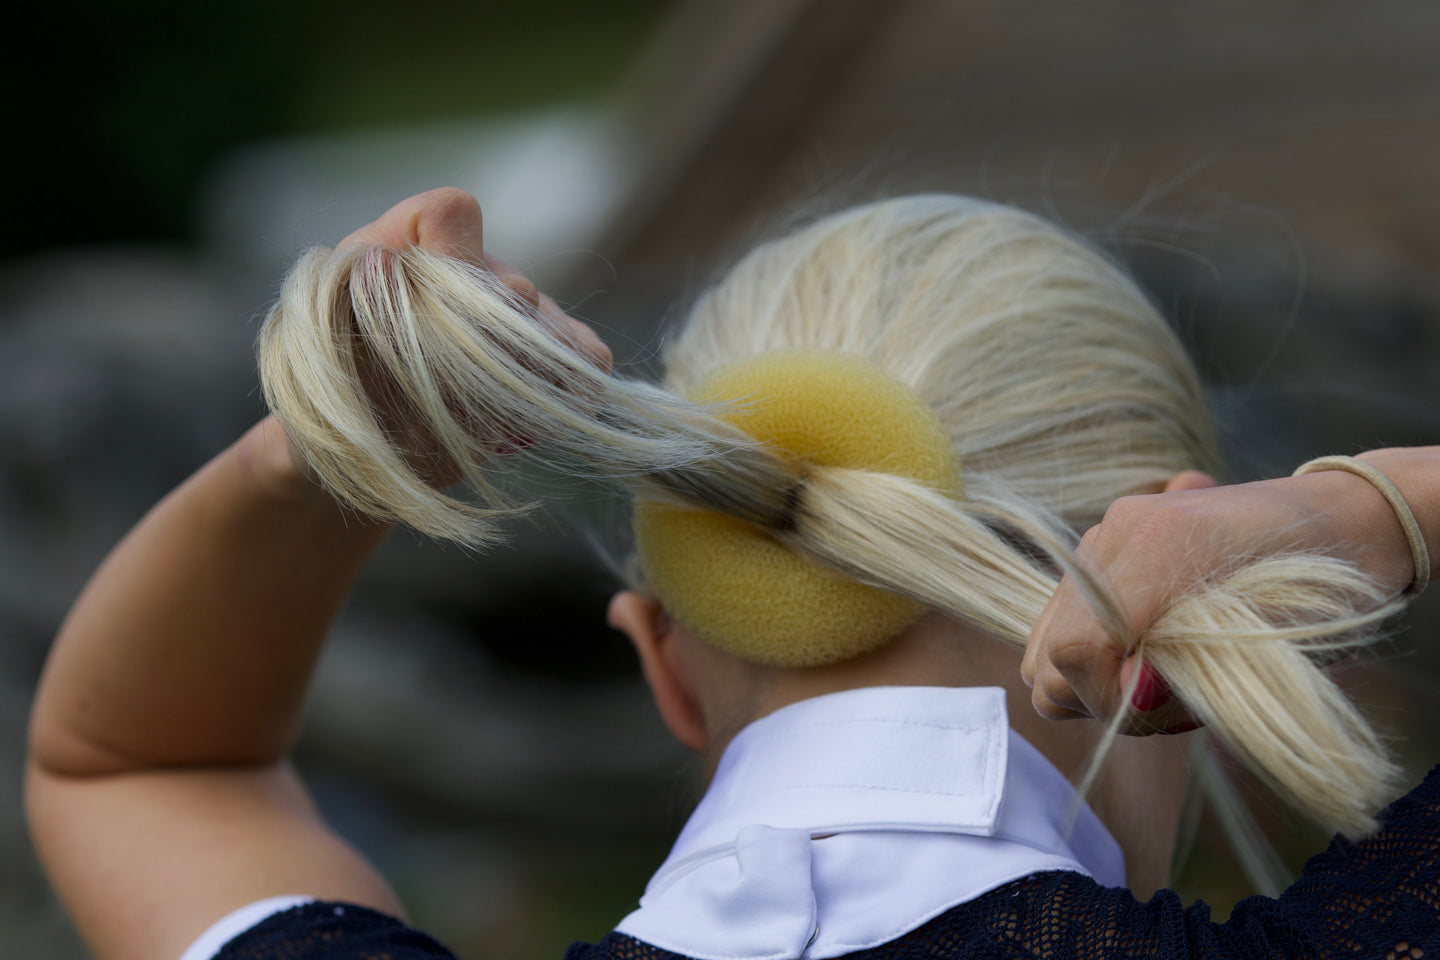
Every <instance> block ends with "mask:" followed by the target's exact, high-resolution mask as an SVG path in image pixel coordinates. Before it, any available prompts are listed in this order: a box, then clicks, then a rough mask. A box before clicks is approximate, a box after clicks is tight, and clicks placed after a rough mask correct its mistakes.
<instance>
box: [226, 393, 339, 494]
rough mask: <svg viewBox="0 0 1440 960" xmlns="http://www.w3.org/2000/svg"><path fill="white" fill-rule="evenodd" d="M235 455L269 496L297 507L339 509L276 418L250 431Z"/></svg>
mask: <svg viewBox="0 0 1440 960" xmlns="http://www.w3.org/2000/svg"><path fill="white" fill-rule="evenodd" d="M236 454H237V456H239V457H240V459H241V462H242V464H243V466H244V468H245V470H246V472H247V473H248V474H249V476H250V478H251V479H252V480H253V481H254V482H255V484H256V487H257V489H259V490H261V491H264V492H265V493H266V494H267V495H269V496H272V497H275V498H276V499H279V500H284V501H287V502H292V503H297V504H298V503H315V504H325V505H328V506H331V507H337V506H338V505H337V504H336V503H335V501H334V500H333V499H332V498H331V497H330V495H329V494H328V493H327V492H326V491H325V488H324V487H322V486H321V485H320V484H319V482H317V481H316V480H315V477H314V475H313V474H312V473H311V471H310V469H309V467H308V466H307V465H306V464H305V458H304V456H303V455H301V453H300V451H299V450H298V449H297V448H296V446H295V444H294V443H293V442H291V440H290V437H289V435H288V434H286V432H285V428H284V426H283V425H282V424H281V423H280V421H279V420H278V419H276V418H275V416H274V415H273V414H272V415H270V416H267V417H265V419H263V420H261V421H260V422H259V423H257V424H255V426H253V427H251V428H250V430H249V431H248V432H247V433H246V434H245V436H244V437H242V438H241V440H240V442H239V443H238V444H237V445H236Z"/></svg>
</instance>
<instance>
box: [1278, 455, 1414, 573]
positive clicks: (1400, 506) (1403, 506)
mask: <svg viewBox="0 0 1440 960" xmlns="http://www.w3.org/2000/svg"><path fill="white" fill-rule="evenodd" d="M1322 470H1342V471H1344V472H1345V473H1353V474H1355V476H1357V477H1363V478H1364V479H1366V480H1368V481H1370V484H1371V486H1373V487H1374V488H1375V489H1376V490H1378V491H1380V495H1381V496H1382V497H1384V498H1385V499H1386V500H1387V501H1389V503H1390V509H1392V510H1394V511H1395V519H1397V520H1399V521H1400V529H1402V530H1404V531H1405V539H1406V541H1408V542H1409V544H1410V557H1411V559H1412V560H1414V562H1415V578H1414V579H1413V580H1411V581H1410V586H1408V587H1406V588H1405V593H1404V596H1406V597H1409V598H1411V599H1414V598H1415V597H1418V596H1420V594H1421V593H1423V592H1424V590H1425V587H1426V585H1427V584H1429V583H1430V548H1429V547H1428V546H1427V545H1426V543H1425V535H1424V534H1423V533H1421V532H1420V524H1419V523H1417V522H1416V520H1415V514H1414V513H1413V512H1412V511H1411V510H1410V504H1408V503H1406V502H1405V498H1404V497H1403V496H1401V495H1400V491H1399V490H1397V489H1396V488H1395V484H1393V483H1391V482H1390V478H1389V477H1387V476H1385V474H1383V473H1381V472H1380V471H1379V470H1376V469H1375V468H1374V467H1372V466H1371V465H1370V464H1368V463H1366V462H1365V461H1364V460H1358V459H1356V458H1355V457H1338V456H1337V457H1317V458H1315V459H1314V460H1311V461H1309V462H1307V463H1302V464H1301V465H1300V466H1299V468H1297V469H1296V471H1295V474H1294V475H1295V476H1297V477H1301V476H1304V475H1305V474H1307V473H1319V472H1320V471H1322Z"/></svg>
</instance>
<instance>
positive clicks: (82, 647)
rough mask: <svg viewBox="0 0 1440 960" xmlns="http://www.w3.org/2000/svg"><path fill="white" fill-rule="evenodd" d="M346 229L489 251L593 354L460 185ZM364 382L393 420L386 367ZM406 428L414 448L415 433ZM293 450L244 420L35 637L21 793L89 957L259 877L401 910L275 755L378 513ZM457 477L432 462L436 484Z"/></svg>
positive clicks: (455, 252)
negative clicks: (57, 623) (349, 498)
mask: <svg viewBox="0 0 1440 960" xmlns="http://www.w3.org/2000/svg"><path fill="white" fill-rule="evenodd" d="M344 243H376V244H383V245H386V246H390V247H396V248H400V247H404V246H407V245H412V244H413V245H419V246H422V247H426V248H428V249H430V250H434V251H439V252H443V253H447V254H450V255H452V256H459V257H464V258H467V259H471V260H473V261H474V262H477V263H480V264H483V265H485V266H486V267H488V268H490V269H492V270H494V271H495V272H496V273H497V274H498V275H499V276H500V277H501V279H502V280H503V281H504V282H505V283H507V284H508V285H510V286H511V287H512V288H513V289H514V290H516V292H517V293H519V294H520V295H521V296H522V297H525V298H526V299H529V300H530V301H531V302H532V303H534V304H535V305H536V307H537V313H538V316H539V318H540V319H541V320H542V321H546V322H550V323H553V324H555V325H556V326H557V327H562V326H563V325H569V326H570V329H571V332H572V333H573V338H574V339H575V341H576V342H578V343H579V344H580V345H581V346H582V349H585V350H586V351H587V352H588V353H589V354H591V355H592V356H593V357H594V359H595V360H596V362H597V363H599V364H601V365H602V366H608V364H609V351H608V350H606V348H605V347H604V345H603V344H602V343H600V341H599V339H598V338H597V337H595V335H594V333H593V332H592V331H590V330H589V329H588V328H586V327H583V325H579V324H575V323H574V321H571V320H570V319H569V318H567V317H565V316H564V314H563V313H561V312H560V310H559V308H558V307H556V306H555V304H554V302H553V301H551V300H550V299H549V298H547V297H543V296H541V295H540V294H538V293H537V292H536V291H535V288H534V286H533V285H531V284H530V283H529V281H528V280H525V279H524V278H523V277H520V276H518V275H516V274H515V273H514V272H513V271H512V270H511V269H510V268H508V267H507V266H506V265H505V264H503V263H502V262H500V261H498V260H494V259H491V258H488V257H486V256H485V254H484V252H483V249H482V224H481V218H480V209H479V207H478V205H477V204H476V203H475V201H474V199H473V198H471V197H470V196H469V195H468V194H465V193H462V192H461V191H458V190H435V191H430V192H429V193H425V194H421V195H419V196H417V197H412V198H410V199H409V200H406V201H404V202H402V203H400V204H398V205H397V206H395V207H394V208H392V209H391V210H390V211H389V212H388V213H386V214H385V216H384V217H382V218H381V219H380V220H378V221H377V222H376V223H374V224H371V225H370V226H368V227H365V228H363V229H361V230H359V231H357V232H356V233H354V234H352V235H351V236H350V237H349V238H347V240H346V241H344ZM377 392H378V396H379V397H380V399H377V401H376V402H377V403H380V404H381V405H382V406H383V407H385V408H386V410H385V414H386V415H387V416H388V417H389V419H390V421H391V424H392V426H394V428H395V429H396V431H397V432H406V433H408V429H407V428H408V427H409V423H408V421H407V420H406V418H405V416H404V412H403V410H400V409H394V408H391V407H389V404H388V403H387V400H386V399H384V398H385V397H386V394H385V393H384V388H383V384H382V385H379V386H377ZM409 442H410V443H411V445H413V446H420V447H422V448H423V437H416V436H415V435H413V434H411V435H409ZM423 455H424V454H423V449H422V450H421V452H420V453H418V454H417V456H423ZM427 463H431V461H427ZM295 464H296V456H295V454H294V453H293V451H292V450H291V448H290V444H289V441H288V440H287V439H286V437H285V435H284V431H283V430H282V429H281V428H280V425H279V424H278V423H277V422H276V421H274V420H273V419H268V418H267V419H266V420H264V421H262V422H261V423H260V424H258V425H257V426H256V427H255V428H254V429H252V430H251V431H250V432H249V433H247V434H246V435H245V436H244V437H243V438H241V439H240V440H239V441H238V442H237V443H236V444H235V445H234V446H232V447H230V448H229V449H228V450H226V451H225V452H223V453H221V454H220V455H219V456H217V457H216V458H215V459H214V460H212V461H211V462H210V463H209V464H207V465H206V466H205V467H204V468H202V469H201V470H200V471H199V472H198V473H197V474H195V476H193V477H191V478H190V479H189V480H188V481H186V482H185V483H184V484H183V485H182V486H181V487H180V488H179V489H177V490H176V491H175V492H173V493H172V494H170V495H169V496H168V497H166V498H165V499H164V500H163V501H162V502H161V503H159V504H158V505H157V506H156V507H155V508H154V509H152V510H151V511H150V513H149V514H148V515H147V516H146V517H145V518H144V519H143V520H142V521H141V522H140V523H139V525H137V526H136V527H135V529H134V530H132V531H131V532H130V534H129V535H128V536H127V537H126V538H125V539H124V540H123V541H122V542H121V543H120V544H119V545H118V546H117V547H116V548H115V550H114V551H113V552H112V553H111V554H110V556H109V557H108V558H107V559H106V560H105V562H104V564H102V565H101V567H100V569H99V570H97V571H96V573H95V575H94V576H93V577H92V578H91V580H90V583H89V584H88V585H87V586H86V588H85V590H84V592H83V593H82V595H81V596H80V599H79V600H78V601H76V603H75V606H74V607H73V609H72V610H71V612H70V615H69V617H67V619H66V621H65V623H64V625H63V626H62V628H61V630H60V635H59V637H58V638H57V640H56V642H55V645H54V647H53V649H52V651H51V654H50V659H49V662H48V663H47V665H46V668H45V672H44V676H43V678H42V680H41V684H40V690H39V693H38V695H37V697H36V701H35V707H34V712H33V715H32V719H31V729H30V753H29V758H28V773H27V786H26V804H27V809H28V812H29V818H30V827H31V833H32V835H33V837H34V841H35V845H36V848H37V849H38V851H39V853H40V857H41V859H42V861H43V862H44V864H45V867H46V870H47V871H48V872H49V874H50V877H51V879H52V881H53V883H54V885H55V887H56V889H57V891H58V892H59V894H60V896H61V898H62V899H63V900H64V902H65V904H66V907H67V908H68V909H69V911H70V913H71V915H72V916H73V917H74V918H75V921H76V923H77V925H78V926H79V928H80V930H81V932H82V933H83V934H84V936H85V938H86V940H87V941H88V943H89V944H90V947H91V949H92V950H93V951H94V953H95V954H96V956H97V957H99V958H101V960H166V958H173V957H178V956H179V954H180V953H181V951H183V950H184V949H185V947H186V946H187V945H188V944H189V943H190V942H191V941H192V940H193V939H194V938H195V937H196V936H198V935H199V934H200V933H201V932H203V931H204V930H205V929H206V928H207V927H209V926H210V925H211V924H212V923H214V922H215V921H216V920H218V919H220V918H221V917H222V916H224V915H225V914H226V913H228V912H230V911H231V910H233V909H236V908H238V907H240V906H243V905H245V904H247V903H250V902H252V901H254V900H257V899H262V898H265V897H269V896H279V895H286V894H300V895H308V896H314V897H320V898H333V899H343V900H347V901H350V902H354V903H359V904H362V905H366V906H371V907H374V908H377V909H379V910H382V911H385V912H389V913H392V914H398V913H399V911H400V907H399V904H398V903H397V902H396V900H395V897H394V895H393V894H392V893H391V892H390V891H389V889H388V888H387V887H386V886H385V883H384V881H383V880H381V878H380V877H379V875H378V874H377V873H376V872H375V870H374V869H373V868H371V867H370V866H369V865H368V864H366V863H365V862H364V861H363V859H362V858H361V857H360V856H359V855H358V854H357V853H356V852H355V851H354V850H352V849H351V848H350V847H349V846H348V845H346V844H345V843H344V842H343V841H342V840H340V839H339V838H338V837H336V836H335V835H334V834H333V833H331V832H330V831H329V830H328V829H327V828H326V827H325V825H324V823H323V822H322V821H321V820H320V818H319V816H318V815H317V814H316V811H315V809H314V807H313V805H312V803H311V802H310V799H309V797H308V796H307V794H306V793H305V790H304V788H303V787H302V786H301V785H300V783H299V781H298V779H297V778H296V777H295V776H294V774H293V772H292V771H291V770H290V769H289V767H288V765H287V763H286V761H285V757H286V753H287V751H288V750H289V747H290V744H291V742H292V740H293V739H294V736H295V733H296V729H297V726H298V723H299V716H300V710H301V705H302V702H303V699H304V695H305V689H306V686H307V684H308V682H309V679H310V675H311V672H312V670H313V668H314V665H315V661H316V657H317V656H318V654H319V651H320V649H321V646H322V644H323V641H324V638H325V634H326V632H327V631H328V629H329V627H330V624H331V621H332V620H333V619H334V617H335V614H336V612H337V611H338V609H339V608H340V605H341V603H342V602H343V601H344V598H345V595H346V593H347V592H348V591H349V589H350V586H351V584H352V582H353V581H354V579H355V577H356V575H357V574H358V572H359V571H360V568H361V567H362V566H363V565H364V563H365V560H366V558H367V557H368V556H369V555H370V553H371V552H372V551H373V550H374V549H375V547H376V546H377V545H378V544H379V543H380V541H381V540H382V539H383V538H384V536H385V533H386V528H385V526H383V525H381V524H377V523H373V522H370V521H367V520H363V519H361V518H359V517H356V516H354V515H353V514H347V513H346V512H344V511H342V510H341V509H340V508H339V507H338V506H337V505H336V504H335V503H334V501H332V500H331V499H330V498H329V497H328V496H327V495H326V494H325V493H324V492H323V491H322V490H321V489H319V488H318V487H317V486H316V485H314V484H313V483H311V482H310V480H309V479H308V478H307V477H306V476H305V475H304V473H303V472H302V471H301V470H300V469H298V468H297V467H296V465H295ZM432 465H433V464H432ZM451 479H453V475H452V472H450V471H447V470H445V469H444V468H443V465H442V467H441V468H439V469H438V470H436V472H435V476H434V482H435V483H436V484H437V485H443V484H445V483H447V482H449V481H450V480H451Z"/></svg>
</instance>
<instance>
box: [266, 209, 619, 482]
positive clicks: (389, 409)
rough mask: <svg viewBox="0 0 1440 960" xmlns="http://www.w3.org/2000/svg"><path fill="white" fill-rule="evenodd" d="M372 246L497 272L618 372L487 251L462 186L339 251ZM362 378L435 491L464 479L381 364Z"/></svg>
mask: <svg viewBox="0 0 1440 960" xmlns="http://www.w3.org/2000/svg"><path fill="white" fill-rule="evenodd" d="M361 246H372V247H376V248H378V249H377V250H376V251H375V254H374V255H375V256H376V257H377V258H378V257H383V256H384V253H383V251H384V250H386V249H389V250H404V249H406V248H408V247H421V248H423V249H425V250H428V251H430V252H432V253H439V254H443V255H445V256H448V257H453V258H455V259H457V260H464V261H466V262H468V263H471V264H473V265H475V266H478V267H481V268H483V269H485V270H488V271H490V272H491V273H493V274H494V275H495V276H496V277H497V278H498V279H499V280H500V281H501V282H502V283H504V284H505V286H507V287H508V288H510V290H511V291H513V292H514V293H515V295H516V296H517V297H518V298H519V300H520V301H521V302H522V303H526V304H529V305H530V306H531V307H532V308H533V309H534V312H535V319H536V321H537V322H538V323H540V324H542V325H544V326H546V327H548V328H550V329H551V330H552V332H553V333H554V334H555V336H556V337H558V338H559V339H560V340H562V341H564V342H566V343H568V344H570V345H571V346H573V347H574V348H575V349H576V350H578V351H580V352H581V353H582V354H584V355H586V356H588V357H589V358H590V359H592V360H593V361H594V362H595V364H596V365H597V366H599V367H601V368H602V369H605V370H608V369H610V366H611V362H612V358H611V353H610V348H609V347H607V346H606V345H605V343H604V341H602V340H601V339H600V337H599V336H598V335H596V333H595V331H594V330H593V329H591V328H590V327H589V326H587V325H586V324H584V323H581V322H580V321H578V320H576V319H574V318H573V317H570V316H568V315H567V314H566V313H565V312H564V311H563V310H561V309H560V307H559V305H558V304H557V303H556V302H555V301H554V300H553V299H551V298H550V297H549V296H547V295H545V294H543V293H541V292H540V291H539V290H537V289H536V287H535V284H534V283H532V282H531V281H530V280H529V278H527V277H526V276H524V275H523V274H522V273H520V272H519V271H517V270H516V269H515V268H514V267H512V266H510V264H508V263H506V262H505V261H504V260H501V259H500V258H499V257H496V256H493V255H490V254H487V253H486V252H485V246H484V218H483V216H482V215H481V211H480V205H479V203H477V202H476V200H475V198H474V197H472V196H471V195H470V194H468V193H466V192H465V191H463V190H458V189H456V188H454V187H442V188H440V189H437V190H429V191H427V192H425V193H421V194H417V195H416V196H413V197H410V198H409V199H406V200H402V201H400V202H399V203H397V204H396V205H395V206H393V207H391V208H390V209H389V210H388V211H386V212H385V214H384V215H383V216H381V217H380V219H378V220H376V221H375V222H374V223H370V224H367V225H366V226H363V227H361V228H360V229H358V230H356V231H354V232H353V233H351V234H350V235H349V236H347V237H346V238H345V239H344V240H342V241H341V242H340V244H339V246H338V248H337V249H340V250H343V249H346V248H349V247H361ZM361 364H362V372H361V377H362V380H363V381H364V383H365V390H366V393H367V395H368V396H369V397H370V399H371V401H372V402H373V403H374V404H375V406H376V409H377V410H378V411H379V413H380V418H381V422H382V424H383V425H384V427H385V429H386V431H387V433H389V434H390V435H391V436H393V437H403V438H404V442H405V446H406V447H407V448H408V449H409V450H410V451H412V452H411V453H410V455H409V460H410V462H411V464H412V466H413V467H414V468H415V469H416V472H417V473H419V474H420V475H421V476H422V477H424V478H425V479H426V480H427V481H428V482H429V483H430V485H431V486H433V487H436V488H437V489H444V488H446V487H449V486H451V485H453V484H454V483H456V482H457V481H458V480H459V479H460V475H461V474H460V468H459V467H458V466H457V465H456V464H455V463H454V462H453V461H451V460H450V459H449V458H448V457H447V456H445V455H444V454H443V453H441V452H440V450H439V445H438V444H437V443H435V442H434V440H433V439H432V438H431V436H430V431H429V429H428V428H427V427H426V426H425V423H424V418H423V417H421V416H420V414H419V413H418V412H417V411H416V410H415V409H414V408H413V407H412V406H411V405H410V404H409V403H408V402H406V400H405V399H404V398H403V397H402V396H401V395H400V392H399V391H398V390H397V389H395V387H394V385H393V384H392V383H391V382H390V381H389V380H388V379H387V378H386V377H384V376H383V375H382V374H380V373H379V364H377V363H375V362H373V361H370V362H367V361H366V360H365V359H364V357H363V356H362V359H361ZM525 442H526V441H525V438H515V439H514V441H513V442H511V443H509V444H506V445H504V446H501V447H499V448H497V450H496V452H497V453H498V454H501V455H503V454H505V453H507V452H511V451H512V450H513V449H514V448H516V447H518V446H521V445H523V444H524V443H525ZM286 446H287V449H288V455H289V457H290V459H291V461H292V462H293V463H294V464H296V465H297V466H298V467H299V468H300V469H301V470H302V471H303V470H305V469H306V467H305V464H304V459H303V456H302V455H301V454H300V452H299V450H298V449H296V448H295V446H294V444H292V443H289V442H288V441H287V444H286Z"/></svg>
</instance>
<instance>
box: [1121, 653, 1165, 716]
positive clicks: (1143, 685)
mask: <svg viewBox="0 0 1440 960" xmlns="http://www.w3.org/2000/svg"><path fill="white" fill-rule="evenodd" d="M1169 702H1170V685H1169V684H1168V683H1166V682H1165V678H1164V677H1162V676H1160V672H1159V671H1158V670H1156V669H1155V668H1154V667H1152V666H1150V664H1148V663H1146V664H1141V666H1140V679H1139V680H1138V681H1137V682H1136V684H1135V692H1134V693H1132V694H1130V707H1131V709H1132V710H1134V711H1135V712H1136V713H1147V712H1149V711H1151V710H1154V709H1155V708H1156V707H1163V706H1164V705H1165V704H1167V703H1169Z"/></svg>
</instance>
